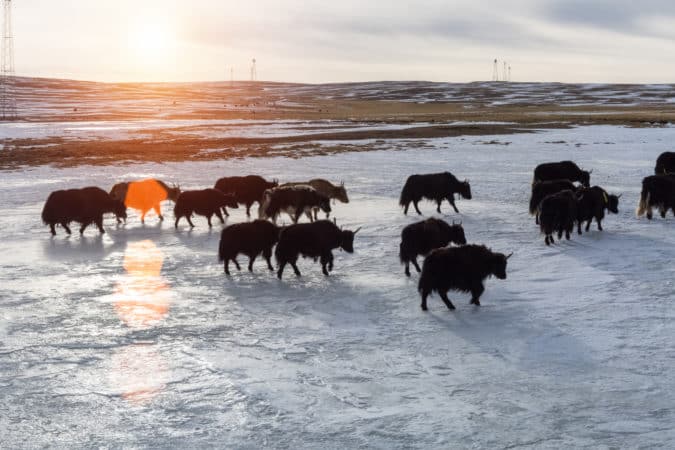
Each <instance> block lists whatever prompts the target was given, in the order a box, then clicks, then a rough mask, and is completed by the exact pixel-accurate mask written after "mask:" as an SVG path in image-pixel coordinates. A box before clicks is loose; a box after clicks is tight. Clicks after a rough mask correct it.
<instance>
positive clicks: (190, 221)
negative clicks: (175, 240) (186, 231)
mask: <svg viewBox="0 0 675 450" xmlns="http://www.w3.org/2000/svg"><path fill="white" fill-rule="evenodd" d="M191 217H192V213H190V214H188V215H187V216H186V217H185V218H186V219H187V221H188V223H189V224H190V228H194V227H195V224H194V223H192V218H191ZM209 225H211V218H210V217H209Z"/></svg>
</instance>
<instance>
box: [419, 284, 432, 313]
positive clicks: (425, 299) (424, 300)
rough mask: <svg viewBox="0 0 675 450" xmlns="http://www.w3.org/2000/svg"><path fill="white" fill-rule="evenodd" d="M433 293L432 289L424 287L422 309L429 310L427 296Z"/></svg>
mask: <svg viewBox="0 0 675 450" xmlns="http://www.w3.org/2000/svg"><path fill="white" fill-rule="evenodd" d="M429 294H431V290H430V289H427V288H424V289H422V292H421V295H422V304H421V305H420V306H421V307H422V311H426V310H427V297H428V296H429Z"/></svg>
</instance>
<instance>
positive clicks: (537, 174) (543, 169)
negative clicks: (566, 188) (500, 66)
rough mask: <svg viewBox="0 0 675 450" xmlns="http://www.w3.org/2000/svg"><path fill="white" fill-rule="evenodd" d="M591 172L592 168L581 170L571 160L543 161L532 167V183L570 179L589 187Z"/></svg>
mask: <svg viewBox="0 0 675 450" xmlns="http://www.w3.org/2000/svg"><path fill="white" fill-rule="evenodd" d="M592 172H593V171H592V170H591V171H587V170H581V169H580V168H579V166H577V165H576V164H574V163H573V162H572V161H560V162H552V163H544V164H539V165H538V166H537V167H536V168H535V169H534V180H533V183H536V182H537V181H549V180H570V181H578V182H579V183H581V184H582V185H584V186H585V187H589V186H590V185H591V173H592Z"/></svg>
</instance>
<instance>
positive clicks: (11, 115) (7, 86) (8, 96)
mask: <svg viewBox="0 0 675 450" xmlns="http://www.w3.org/2000/svg"><path fill="white" fill-rule="evenodd" d="M2 6H3V8H2V9H3V11H2V12H3V15H2V19H3V20H2V49H1V50H0V51H1V52H2V55H1V58H0V59H1V61H0V118H1V119H2V120H14V119H16V98H15V97H14V37H13V36H12V0H2Z"/></svg>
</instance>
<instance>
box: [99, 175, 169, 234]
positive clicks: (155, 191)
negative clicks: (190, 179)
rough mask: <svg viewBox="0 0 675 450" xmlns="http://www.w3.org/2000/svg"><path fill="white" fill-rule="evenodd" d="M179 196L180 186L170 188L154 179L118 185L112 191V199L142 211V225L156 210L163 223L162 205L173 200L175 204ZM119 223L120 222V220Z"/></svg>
mask: <svg viewBox="0 0 675 450" xmlns="http://www.w3.org/2000/svg"><path fill="white" fill-rule="evenodd" d="M179 195H180V187H179V186H177V185H173V186H172V187H169V186H167V184H166V183H164V182H163V181H161V180H156V179H154V178H149V179H146V180H139V181H127V182H124V183H117V184H115V185H114V186H113V187H112V189H111V190H110V196H111V197H112V198H114V199H116V200H120V201H122V202H124V204H125V205H126V206H127V207H128V208H133V209H137V210H139V211H141V222H142V223H145V215H146V214H147V213H148V211H150V210H151V209H154V210H155V213H156V214H157V216H158V217H159V220H160V221H163V220H164V216H162V209H161V207H160V204H161V203H162V201H164V200H171V201H172V202H174V203H175V202H176V199H177V198H178V196H179ZM117 221H118V222H119V218H118V219H117Z"/></svg>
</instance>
